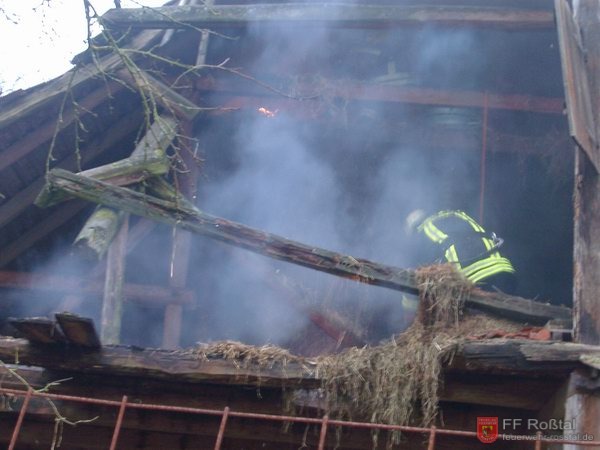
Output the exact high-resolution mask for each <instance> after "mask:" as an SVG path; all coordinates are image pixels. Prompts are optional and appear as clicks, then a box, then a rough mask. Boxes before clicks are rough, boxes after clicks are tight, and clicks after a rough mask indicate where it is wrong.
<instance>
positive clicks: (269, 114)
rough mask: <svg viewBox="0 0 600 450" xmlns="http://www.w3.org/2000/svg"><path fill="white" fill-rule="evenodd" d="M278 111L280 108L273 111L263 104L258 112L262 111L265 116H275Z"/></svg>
mask: <svg viewBox="0 0 600 450" xmlns="http://www.w3.org/2000/svg"><path fill="white" fill-rule="evenodd" d="M277 111H279V110H278V109H276V110H275V111H271V110H270V109H267V108H265V107H262V106H261V107H260V108H258V112H259V113H261V114H262V115H263V116H265V117H275V114H277Z"/></svg>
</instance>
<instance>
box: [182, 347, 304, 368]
mask: <svg viewBox="0 0 600 450" xmlns="http://www.w3.org/2000/svg"><path fill="white" fill-rule="evenodd" d="M179 353H181V354H185V355H186V356H190V355H191V356H194V357H196V358H198V359H201V360H204V361H208V360H211V359H226V360H229V361H233V363H234V364H235V365H236V367H238V368H240V367H244V368H246V367H249V366H250V365H252V366H254V367H259V368H268V369H271V368H273V367H275V366H282V367H285V366H286V365H287V364H288V363H290V362H302V361H303V359H302V358H301V357H298V356H294V355H292V354H291V353H290V352H288V351H287V350H285V349H283V348H280V347H277V346H274V345H263V346H261V347H256V346H254V345H248V344H243V343H241V342H237V341H220V342H212V343H209V344H200V345H198V346H197V347H195V348H193V349H187V350H181V351H179Z"/></svg>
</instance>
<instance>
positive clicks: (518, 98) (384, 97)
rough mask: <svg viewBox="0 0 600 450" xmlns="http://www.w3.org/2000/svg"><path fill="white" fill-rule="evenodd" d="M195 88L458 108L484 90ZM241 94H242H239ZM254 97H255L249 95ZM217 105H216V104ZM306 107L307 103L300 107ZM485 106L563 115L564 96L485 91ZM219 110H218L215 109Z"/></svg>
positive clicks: (245, 95)
mask: <svg viewBox="0 0 600 450" xmlns="http://www.w3.org/2000/svg"><path fill="white" fill-rule="evenodd" d="M195 87H196V89H198V90H199V91H205V92H218V93H223V94H230V95H234V96H240V95H241V97H235V98H240V99H242V100H247V99H250V100H253V99H258V98H260V97H262V99H263V100H262V101H263V103H268V102H270V101H271V102H276V103H278V104H281V105H282V107H281V108H282V109H285V107H286V106H285V105H293V104H296V105H299V107H302V106H300V105H312V104H315V103H316V102H319V101H321V100H322V96H323V94H327V96H331V97H339V98H343V99H351V100H360V101H377V102H384V103H411V104H415V105H431V106H455V107H461V108H468V107H473V108H483V105H484V101H485V100H484V99H485V95H486V94H485V93H484V92H477V91H456V90H442V89H432V88H421V87H404V86H390V85H383V84H367V83H358V82H350V81H342V80H338V81H336V83H335V85H334V86H333V87H332V89H331V90H328V91H327V92H325V93H324V92H320V91H319V90H318V89H314V90H312V89H311V87H310V86H306V87H304V88H305V92H308V93H311V92H313V91H314V92H315V95H314V96H309V98H304V99H302V100H299V99H286V98H282V97H281V96H276V95H273V94H272V93H270V92H269V91H267V90H266V89H264V88H262V87H260V86H258V85H253V84H251V83H246V82H244V83H243V84H242V83H239V82H235V81H232V80H226V79H223V78H219V79H216V78H214V77H212V78H211V77H201V78H199V79H198V80H196V81H195ZM240 93H242V94H240ZM252 96H255V97H252ZM235 106H236V105H235V104H234V105H224V106H223V110H226V109H227V107H235ZM215 107H216V106H215ZM303 107H305V108H307V109H308V108H309V107H308V106H303ZM488 108H490V109H496V110H511V111H528V112H537V113H547V114H563V112H564V99H563V98H559V97H537V96H532V95H521V94H495V93H488ZM216 111H217V113H218V109H217V110H216Z"/></svg>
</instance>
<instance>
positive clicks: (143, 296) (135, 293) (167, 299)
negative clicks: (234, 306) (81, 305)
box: [0, 270, 194, 305]
mask: <svg viewBox="0 0 600 450" xmlns="http://www.w3.org/2000/svg"><path fill="white" fill-rule="evenodd" d="M0 288H10V289H24V290H29V289H31V290H36V291H38V290H39V291H50V292H59V293H65V294H70V293H75V294H94V295H99V294H101V293H102V292H103V289H104V284H103V283H102V282H97V281H95V282H94V281H92V282H90V281H88V280H85V279H82V278H81V277H68V276H53V275H40V274H36V273H27V272H13V271H7V270H3V271H0ZM124 291H125V298H126V299H127V300H129V301H134V302H141V303H148V304H155V305H164V304H166V303H182V304H188V303H191V302H193V296H194V294H193V292H192V291H189V290H188V291H184V292H178V293H173V292H172V291H171V289H166V288H164V287H162V286H157V285H149V284H134V283H127V284H125V287H124Z"/></svg>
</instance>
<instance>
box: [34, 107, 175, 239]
mask: <svg viewBox="0 0 600 450" xmlns="http://www.w3.org/2000/svg"><path fill="white" fill-rule="evenodd" d="M177 130H178V124H177V121H176V120H175V119H172V118H170V117H159V116H157V117H156V119H155V121H154V123H153V124H152V125H151V126H150V128H149V129H148V131H147V132H146V134H145V135H144V137H143V138H142V139H141V140H140V142H139V143H138V144H137V145H136V147H135V149H134V150H133V152H132V153H131V156H130V157H129V158H125V159H121V160H119V161H116V162H113V163H110V164H106V165H104V166H100V167H95V168H93V169H89V170H85V171H83V172H81V175H84V176H86V177H93V178H98V179H100V180H106V181H110V182H111V183H113V184H116V185H128V184H133V183H139V182H140V181H144V180H146V179H148V178H150V177H152V176H155V175H162V174H165V173H167V171H168V170H169V167H170V164H169V159H168V156H167V153H166V151H167V148H168V147H169V145H171V142H172V141H173V139H175V136H176V135H177ZM67 198H68V197H67V196H65V195H64V192H63V193H57V192H52V191H49V190H47V189H43V190H42V192H41V193H40V195H39V196H38V198H37V199H36V200H35V204H36V205H37V206H40V207H42V208H45V207H48V206H52V205H55V204H57V203H60V202H62V201H64V200H66V199H67ZM109 243H110V242H109Z"/></svg>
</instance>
